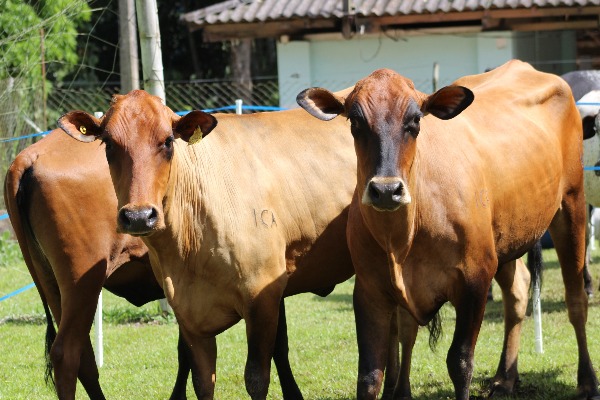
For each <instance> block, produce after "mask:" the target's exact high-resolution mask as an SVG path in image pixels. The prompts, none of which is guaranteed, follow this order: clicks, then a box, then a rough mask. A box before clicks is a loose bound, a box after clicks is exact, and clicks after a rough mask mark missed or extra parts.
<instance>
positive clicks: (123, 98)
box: [58, 90, 217, 236]
mask: <svg viewBox="0 0 600 400" xmlns="http://www.w3.org/2000/svg"><path fill="white" fill-rule="evenodd" d="M216 124H217V121H216V119H215V118H214V117H213V116H212V115H210V114H207V113H204V112H202V111H192V112H190V113H188V114H187V115H185V116H184V117H179V116H178V115H177V114H175V113H174V112H173V111H171V109H170V108H168V107H166V106H165V105H163V104H162V101H161V100H160V98H158V97H155V96H151V95H150V94H148V93H146V92H144V91H142V90H134V91H132V92H130V93H129V94H127V95H116V96H114V97H113V100H112V102H111V106H110V108H109V110H108V111H107V113H106V114H105V116H104V117H103V118H102V119H98V118H95V117H94V116H92V115H90V114H88V113H86V112H83V111H71V112H69V113H67V114H65V115H63V116H62V117H61V118H60V119H59V120H58V125H59V126H60V127H61V128H62V129H63V130H64V131H65V132H66V133H67V134H69V135H70V136H72V137H73V138H75V139H77V140H79V141H82V142H93V141H94V140H101V141H102V142H103V143H104V145H105V147H106V159H107V161H108V165H109V168H110V174H111V178H112V181H113V185H114V187H115V192H116V194H117V199H118V216H117V230H118V231H119V232H123V233H129V234H131V235H136V236H144V235H149V234H151V233H153V232H156V231H159V230H162V229H164V227H165V222H164V214H163V210H162V204H163V198H164V196H165V193H166V188H167V182H168V178H169V173H170V168H171V162H172V159H173V155H174V140H175V138H181V139H183V140H184V141H189V140H190V138H191V137H192V136H193V135H206V134H208V133H210V132H211V131H212V130H213V128H214V127H215V126H216Z"/></svg>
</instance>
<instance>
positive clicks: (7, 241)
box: [0, 231, 23, 267]
mask: <svg viewBox="0 0 600 400" xmlns="http://www.w3.org/2000/svg"><path fill="white" fill-rule="evenodd" d="M21 262H23V256H22V255H21V249H20V248H19V244H18V243H17V241H16V240H14V239H13V238H12V237H11V234H10V232H8V231H6V232H2V234H0V267H8V266H11V265H16V264H19V263H21Z"/></svg>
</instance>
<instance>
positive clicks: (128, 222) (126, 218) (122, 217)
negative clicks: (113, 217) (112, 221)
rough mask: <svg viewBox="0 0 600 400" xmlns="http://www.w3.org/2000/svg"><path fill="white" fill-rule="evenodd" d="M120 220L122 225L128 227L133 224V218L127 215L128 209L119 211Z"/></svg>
mask: <svg viewBox="0 0 600 400" xmlns="http://www.w3.org/2000/svg"><path fill="white" fill-rule="evenodd" d="M119 222H120V223H121V225H122V226H124V227H127V226H130V225H131V219H130V218H129V216H128V215H127V211H126V210H121V211H120V212H119Z"/></svg>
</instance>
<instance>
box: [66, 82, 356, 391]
mask: <svg viewBox="0 0 600 400" xmlns="http://www.w3.org/2000/svg"><path fill="white" fill-rule="evenodd" d="M217 118H218V119H219V125H218V126H217V127H216V128H215V125H216V121H217V120H216V119H215V117H213V116H211V115H209V114H206V113H203V112H200V111H193V112H191V113H189V114H187V115H186V116H184V117H178V116H177V115H176V114H174V113H173V112H172V111H171V110H170V109H169V108H168V107H166V106H164V105H163V104H162V103H161V101H160V99H158V98H156V97H153V96H150V95H148V94H147V93H146V92H143V91H133V92H131V93H129V94H128V95H125V96H115V98H114V101H113V103H112V104H111V107H110V109H109V110H108V112H107V113H106V115H105V117H104V118H103V119H102V120H99V119H96V118H95V117H93V116H91V115H89V114H87V113H83V112H70V113H68V114H66V115H65V116H63V117H62V118H61V119H60V120H59V125H60V126H61V127H62V128H63V129H64V130H65V131H66V132H67V133H68V134H70V135H71V136H73V137H75V138H77V139H80V140H83V141H90V140H91V141H93V140H94V139H96V138H99V139H101V140H102V141H103V142H104V143H106V158H107V160H108V163H109V168H110V172H111V175H112V179H113V183H114V186H115V189H116V194H117V199H118V207H119V213H118V228H119V230H120V231H121V232H126V233H130V234H133V235H137V236H140V237H141V238H142V240H143V241H144V243H145V244H146V245H147V246H148V248H149V250H150V259H151V263H152V266H153V268H154V272H155V274H156V276H157V277H159V281H160V282H161V283H162V286H163V289H164V292H165V295H166V297H167V299H168V301H169V304H170V305H171V306H172V307H173V311H174V312H175V315H176V317H177V320H178V321H179V324H180V327H181V329H182V332H183V334H184V337H185V339H186V341H187V342H188V343H189V345H190V348H191V350H192V352H193V354H194V366H193V367H192V368H193V369H192V372H193V374H192V375H193V383H194V388H195V390H196V393H197V395H198V398H200V399H204V398H212V397H213V392H214V384H215V367H216V365H215V363H216V353H217V349H216V341H215V336H216V335H217V334H219V333H220V332H222V331H224V330H226V329H227V328H229V327H230V326H232V325H234V324H235V323H237V322H238V321H239V320H240V319H242V318H243V319H245V321H246V333H247V338H248V357H247V362H246V370H245V380H246V389H247V391H248V393H249V394H250V395H251V397H252V398H256V399H260V398H265V397H266V394H267V390H268V385H269V379H270V365H271V357H272V355H273V348H274V343H275V336H276V331H277V325H278V324H277V320H278V313H279V304H280V300H281V298H282V297H283V296H289V295H293V294H296V293H302V292H323V293H328V292H329V291H330V290H331V288H332V287H333V286H334V285H335V284H337V283H339V282H342V281H344V280H346V279H348V278H349V277H350V276H352V275H353V273H354V269H353V267H352V263H351V260H350V254H349V252H348V247H347V244H346V241H345V239H344V236H345V230H346V222H347V209H348V204H349V203H350V199H351V197H352V192H353V191H354V186H355V184H356V175H355V165H356V157H355V155H354V151H353V149H352V140H351V139H350V138H349V137H348V135H347V134H346V131H347V129H348V125H347V123H346V121H345V120H344V119H342V118H340V119H339V120H337V121H334V122H333V123H332V124H325V123H324V122H321V121H317V120H315V119H314V118H311V117H309V116H307V115H306V114H305V113H304V111H303V110H293V111H283V112H277V113H270V114H254V115H245V116H236V115H218V116H217ZM332 128H333V132H331V134H330V135H327V136H326V135H323V134H322V133H323V132H324V131H325V130H326V129H327V131H331V130H332ZM213 129H214V131H213ZM200 131H201V132H203V133H204V135H207V134H208V133H209V132H211V131H212V133H210V135H208V136H207V137H206V138H204V139H202V141H201V142H200V143H198V144H195V145H188V144H187V143H185V142H183V141H180V140H175V138H179V137H180V138H182V139H184V140H186V141H188V140H189V139H190V138H191V137H192V135H194V132H196V135H199V134H200ZM194 139H195V138H194ZM332 149H335V150H333V151H332ZM326 156H327V157H326ZM324 160H325V161H324ZM334 186H335V187H336V190H335V191H331V188H332V187H334ZM115 214H116V213H115Z"/></svg>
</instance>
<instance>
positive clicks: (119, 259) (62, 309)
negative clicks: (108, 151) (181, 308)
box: [4, 129, 300, 399]
mask: <svg viewBox="0 0 600 400" xmlns="http://www.w3.org/2000/svg"><path fill="white" fill-rule="evenodd" d="M4 199H5V204H6V206H7V208H8V212H9V214H10V220H11V223H12V225H13V227H14V230H15V234H16V237H17V240H18V242H19V246H20V247H21V251H22V253H23V258H24V260H25V263H26V265H27V268H28V269H29V272H30V274H31V276H32V278H33V280H34V282H35V284H36V287H37V289H38V291H39V293H40V297H41V299H42V303H43V305H44V309H45V310H46V317H47V334H46V352H47V357H48V358H49V359H48V364H47V367H48V369H47V372H46V377H47V379H48V378H52V377H53V376H52V369H54V383H55V388H56V393H57V395H58V398H60V399H74V398H75V388H76V382H77V378H78V377H79V379H80V381H81V383H82V384H83V386H84V388H85V390H86V392H87V394H88V396H89V397H90V398H91V399H103V398H104V395H103V393H102V389H101V387H100V383H99V376H98V369H97V368H96V362H95V360H94V352H93V349H92V344H91V342H90V337H89V332H90V328H91V325H92V319H93V316H94V313H95V310H96V305H97V302H98V294H99V293H100V290H101V288H102V286H103V285H104V287H105V288H106V289H108V290H110V291H111V292H112V293H114V294H116V295H118V296H121V297H124V298H125V299H127V300H128V301H129V302H131V303H133V304H135V305H137V306H140V305H142V304H144V303H147V302H149V301H151V300H156V299H160V298H163V297H164V293H163V290H162V287H161V286H160V285H159V284H158V282H157V281H156V278H155V277H154V273H153V272H152V268H151V266H150V260H149V257H148V249H147V247H146V246H145V245H144V243H143V242H142V240H141V239H140V238H136V237H133V236H130V235H124V234H119V233H117V232H116V227H117V221H116V218H115V212H116V210H117V198H116V196H115V193H114V189H113V185H112V181H111V178H110V173H109V170H108V164H107V163H106V156H105V150H104V146H102V145H96V146H90V145H87V144H84V143H77V142H74V141H73V140H72V139H71V138H69V137H68V136H66V135H65V134H64V133H63V131H62V130H61V129H56V130H54V131H53V132H51V133H50V134H49V135H48V136H47V137H45V138H44V139H42V140H41V141H39V142H37V143H35V144H33V145H31V146H29V147H27V148H26V149H25V150H23V151H22V152H21V153H19V155H18V156H17V157H16V158H15V160H14V161H13V162H12V164H11V166H10V168H9V170H8V172H7V175H6V179H5V187H4ZM280 307H281V311H280V313H279V323H278V331H277V341H276V352H275V357H274V361H275V365H276V367H277V371H278V373H279V377H280V382H281V386H282V391H283V393H284V395H286V396H287V397H288V398H290V397H294V396H296V397H298V396H300V394H299V393H300V392H299V389H298V386H297V384H296V382H295V380H294V376H293V375H292V371H291V368H290V365H289V360H288V350H287V349H288V342H287V331H286V321H285V308H284V304H283V301H282V302H281V305H280ZM50 310H51V311H52V315H54V319H55V320H56V322H57V325H58V332H57V331H56V330H55V329H54V324H53V322H52V316H51V315H50ZM178 349H179V357H178V359H179V370H178V373H177V380H176V383H175V387H174V389H173V393H172V395H171V397H170V398H171V399H185V398H186V390H185V389H186V388H185V387H186V382H187V378H188V375H189V370H190V366H189V362H188V355H187V354H186V353H187V351H186V350H187V346H185V345H184V344H183V343H182V341H181V338H180V340H179V346H178Z"/></svg>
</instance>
